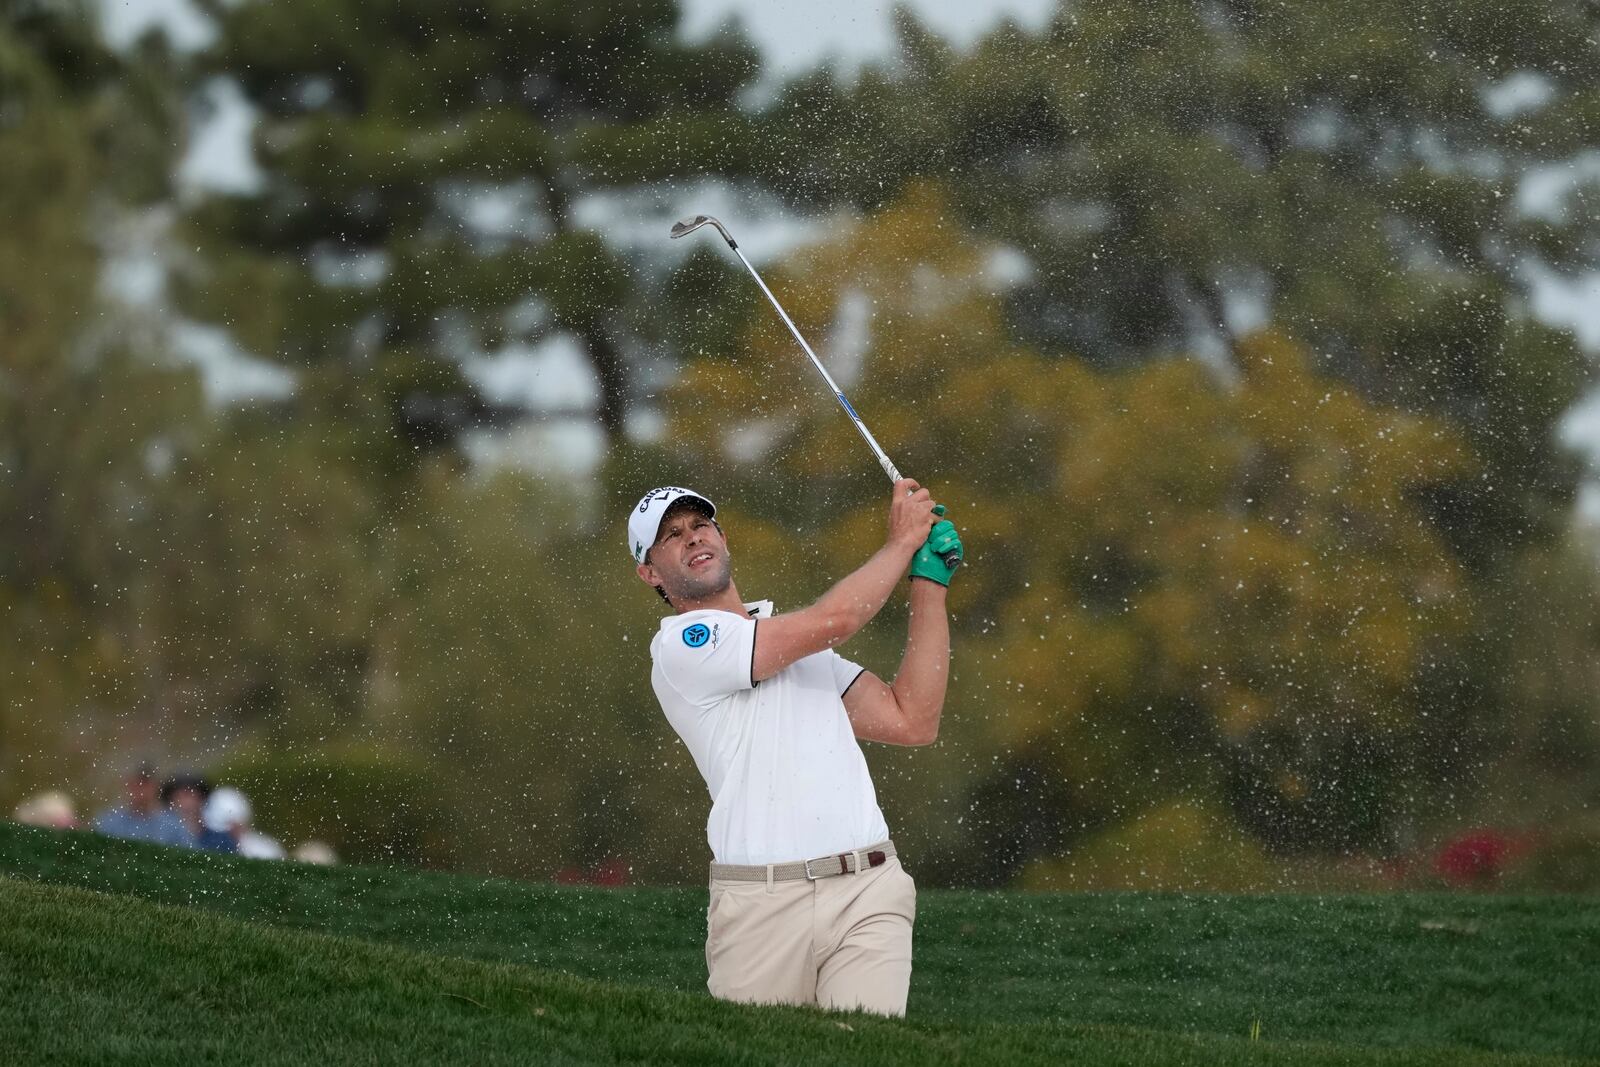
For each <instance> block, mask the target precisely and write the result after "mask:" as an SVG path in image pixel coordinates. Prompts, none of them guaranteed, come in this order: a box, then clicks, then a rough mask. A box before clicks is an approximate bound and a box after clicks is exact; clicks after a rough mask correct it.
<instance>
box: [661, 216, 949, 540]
mask: <svg viewBox="0 0 1600 1067" xmlns="http://www.w3.org/2000/svg"><path fill="white" fill-rule="evenodd" d="M702 226H714V227H716V230H717V232H718V233H720V234H721V235H722V239H723V240H724V241H726V242H728V247H729V248H731V249H733V254H734V255H736V256H738V257H739V262H740V263H743V264H744V269H745V270H747V271H749V272H750V277H752V278H754V279H755V280H756V284H757V285H759V286H761V291H762V292H763V293H765V294H767V299H768V300H769V301H771V302H772V307H773V309H774V310H775V311H777V313H778V317H779V318H781V319H782V320H783V324H784V325H785V326H787V327H789V332H790V333H792V334H794V339H795V340H796V341H798V342H800V347H801V348H803V349H804V350H805V353H806V355H807V356H809V357H810V358H811V365H812V366H813V367H815V368H817V373H818V374H820V375H822V380H823V381H825V382H827V383H828V388H829V389H831V390H833V396H834V399H835V400H837V401H839V406H840V407H841V408H843V409H844V413H845V414H846V415H849V416H850V421H851V422H853V423H855V424H856V430H857V431H859V432H860V434H861V439H862V440H863V441H865V442H866V443H867V447H868V448H870V449H872V454H873V455H874V456H877V457H878V464H879V465H880V466H882V467H883V473H885V474H887V475H888V476H889V481H890V482H891V483H893V482H898V481H899V480H900V471H899V469H898V468H896V467H895V465H894V463H893V462H892V461H891V460H890V459H889V456H888V453H886V452H884V450H883V447H882V446H881V445H879V444H878V441H877V438H875V437H873V436H872V431H871V430H869V429H867V424H866V423H864V422H862V421H861V416H860V415H857V414H856V409H855V408H853V407H851V406H850V401H848V400H846V399H845V397H844V391H843V390H841V389H840V388H839V385H838V383H837V382H835V381H834V380H833V375H831V374H829V373H828V368H826V367H824V366H823V365H822V360H820V359H818V358H817V354H816V353H815V352H813V351H811V346H810V345H808V344H806V339H805V338H804V337H802V336H800V329H799V327H797V326H795V324H794V320H793V319H791V318H789V313H788V312H786V311H784V310H783V305H782V304H780V303H778V298H777V297H775V296H773V295H772V290H771V289H768V288H767V283H766V282H764V281H762V280H761V275H759V274H757V273H756V269H755V268H754V267H752V266H751V265H750V261H749V260H748V259H745V258H744V253H743V252H741V251H739V242H738V241H735V240H734V239H733V234H731V233H729V232H728V228H727V227H726V226H724V225H723V224H722V223H720V222H718V221H717V220H716V219H714V218H712V217H711V216H710V215H696V216H694V217H693V218H688V219H683V220H682V221H680V222H675V223H673V224H672V232H671V233H670V234H669V235H668V236H670V237H673V238H678V237H686V236H688V235H689V234H691V233H693V232H694V231H696V230H698V229H699V228H700V227H702ZM937 511H938V514H940V515H943V514H944V508H943V506H940V507H939V508H937ZM943 559H944V563H945V566H947V567H949V568H950V569H951V570H955V569H956V565H957V564H959V563H960V562H961V560H960V557H958V556H957V555H956V554H955V553H954V552H950V553H947V554H946V555H945V556H944V557H943Z"/></svg>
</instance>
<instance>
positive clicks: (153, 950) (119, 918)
mask: <svg viewBox="0 0 1600 1067" xmlns="http://www.w3.org/2000/svg"><path fill="white" fill-rule="evenodd" d="M0 1057H3V1058H4V1059H5V1060H6V1061H8V1062H12V1061H14V1062H27V1063H38V1064H46V1063H86V1062H127V1063H139V1064H147V1065H151V1067H161V1065H167V1064H170V1065H173V1067H178V1065H183V1067H189V1065H192V1064H196V1063H213V1062H214V1063H219V1064H221V1063H226V1064H229V1065H235V1064H239V1063H307V1062H316V1063H317V1064H319V1065H320V1067H337V1065H339V1064H345V1063H434V1062H470V1063H476V1064H498V1063H506V1064H511V1063H528V1062H539V1063H584V1064H591V1063H615V1062H641V1063H652V1064H673V1063H682V1064H696V1065H699V1064H743V1063H769V1062H793V1063H816V1062H840V1061H844V1060H849V1061H852V1062H872V1063H881V1064H907V1065H911V1064H916V1065H921V1064H926V1063H939V1062H951V1061H955V1060H959V1061H961V1062H964V1063H973V1064H982V1063H994V1064H1008V1065H1009V1064H1016V1063H1093V1064H1118V1063H1120V1064H1164V1063H1179V1062H1181V1063H1189V1064H1234V1063H1249V1064H1283V1065H1288V1064H1296V1065H1299V1064H1311V1065H1317V1064H1427V1065H1437V1067H1444V1065H1447V1064H1448V1065H1456V1064H1461V1065H1464V1067H1473V1065H1487V1064H1490V1063H1523V1064H1530V1065H1532V1064H1553V1063H1557V1062H1564V1061H1557V1060H1553V1059H1548V1058H1544V1057H1524V1056H1515V1057H1502V1056H1496V1055H1493V1054H1486V1053H1472V1052H1466V1051H1464V1050H1452V1049H1432V1050H1412V1051H1409V1052H1408V1051H1400V1050H1388V1051H1376V1050H1360V1049H1351V1048H1334V1047H1327V1046H1319V1045H1309V1044H1293V1043H1287V1044H1286V1043H1276V1042H1270V1041H1263V1042H1259V1043H1255V1044H1252V1043H1249V1042H1247V1041H1245V1040H1244V1039H1241V1038H1221V1037H1197V1036H1185V1035H1177V1034H1163V1033H1152V1032H1148V1031H1146V1032H1137V1031H1131V1032H1130V1031H1126V1030H1120V1029H1112V1028H1105V1027H1086V1026H1073V1025H1067V1024H1059V1023H1033V1024H1014V1025H1009V1026H1007V1025H996V1024H987V1025H985V1024H971V1025H966V1026H957V1025H953V1024H937V1023H903V1022H898V1021H893V1020H876V1019H869V1018H865V1017H861V1016H847V1017H841V1016H838V1015H828V1014H825V1013H821V1012H813V1011H807V1010H803V1009H773V1008H768V1009H757V1010H748V1009H740V1008H737V1007H735V1006H732V1005H727V1004H722V1003H718V1002H716V1001H713V1000H711V999H710V998H709V997H704V996H694V995H690V994H685V993H675V992H670V991H666V990H655V989H647V988H643V987H637V986H633V987H629V986H607V985H602V984H599V983H593V982H589V981H586V980H583V979H578V978H572V977H569V976H565V975H559V974H551V973H548V972H543V971H538V970H534V969H533V968H529V967H522V966H517V965H512V964H499V963H484V962H479V961H473V960H462V959H454V958H451V957H447V956H437V955H426V954H423V953H417V952H411V951H407V950H403V949H397V948H393V947H391V946H386V945H377V944H373V943H370V942H366V941H361V940H358V939H354V938H335V937H329V936H324V935H319V934H310V933H304V932H298V931H289V930H281V929H275V928H272V927H268V926H262V925H259V924H254V923H247V922H241V921H238V920H234V919H228V918H224V917H221V916H217V915H212V914H208V913H206V912H204V911H197V910H194V909H180V908H172V907H164V906H159V905H154V904H150V903H147V902H144V901H141V900H137V899H135V898H131V897H126V896H106V895H102V894H95V893H89V892H86V891H84V890H80V889H69V888H63V887H58V886H41V885H30V884H27V883H21V882H11V881H6V880H4V879H0Z"/></svg>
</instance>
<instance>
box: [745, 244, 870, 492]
mask: <svg viewBox="0 0 1600 1067" xmlns="http://www.w3.org/2000/svg"><path fill="white" fill-rule="evenodd" d="M728 244H729V247H731V248H732V249H733V254H734V255H736V256H738V257H739V262H740V263H743V264H744V269H745V270H747V271H749V272H750V277H752V278H754V279H755V280H756V284H757V285H759V286H761V291H762V292H763V293H766V294H767V299H768V300H770V301H771V302H772V307H773V309H774V310H775V311H777V313H778V317H779V318H781V319H782V320H783V324H784V325H785V326H787V327H789V332H790V333H792V334H794V339H795V340H796V341H799V342H800V347H801V348H803V349H805V352H806V355H807V356H810V357H811V365H812V366H813V367H815V368H817V373H818V374H820V375H822V380H823V381H825V382H827V383H828V388H829V389H832V390H833V396H834V399H835V400H837V401H839V406H840V407H842V408H844V413H845V414H846V415H849V416H850V421H851V422H853V423H855V424H856V430H858V431H859V432H860V434H861V439H862V440H863V441H865V442H866V443H867V447H868V448H870V449H872V454H873V455H874V456H877V457H878V464H879V465H880V466H882V467H883V473H885V474H887V475H888V476H889V481H890V482H891V483H893V482H898V481H899V480H900V471H899V470H898V469H897V468H896V467H895V465H894V463H893V462H892V461H891V460H890V459H889V456H888V453H886V452H884V450H883V448H882V446H880V445H879V444H878V441H877V438H875V437H873V436H872V431H871V430H869V429H867V424H866V423H864V422H862V421H861V416H860V415H857V414H856V409H855V408H853V407H851V406H850V401H848V400H846V399H845V398H844V393H843V392H842V391H841V390H840V389H839V385H838V383H837V382H835V381H834V380H833V375H831V374H829V373H828V368H827V367H824V366H823V365H822V360H820V359H818V358H817V354H816V353H815V352H813V351H811V346H810V345H808V344H806V339H805V338H804V337H802V336H800V330H799V328H798V327H796V326H795V324H794V320H793V319H791V318H789V313H788V312H786V311H784V310H783V305H782V304H780V303H778V298H777V297H775V296H773V295H772V290H771V289H768V288H767V283H766V282H764V281H762V280H761V275H759V274H757V273H756V269H755V268H754V267H752V266H751V265H750V261H749V260H748V259H745V258H744V253H743V252H741V251H739V246H738V245H736V244H733V242H731V241H730V242H729V243H728Z"/></svg>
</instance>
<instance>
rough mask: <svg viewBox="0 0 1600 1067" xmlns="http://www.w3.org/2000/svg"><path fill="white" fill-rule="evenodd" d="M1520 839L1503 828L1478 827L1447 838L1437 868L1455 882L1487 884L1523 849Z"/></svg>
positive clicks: (1448, 879) (1441, 873) (1445, 876)
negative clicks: (1487, 828)
mask: <svg viewBox="0 0 1600 1067" xmlns="http://www.w3.org/2000/svg"><path fill="white" fill-rule="evenodd" d="M1521 851H1522V849H1521V848H1520V847H1519V845H1518V842H1517V841H1516V840H1515V839H1513V838H1512V837H1511V836H1509V835H1508V834H1504V833H1501V832H1500V831H1499V830H1474V831H1472V832H1471V833H1466V834H1462V835H1461V836H1460V837H1457V838H1454V839H1453V840H1451V841H1449V842H1447V843H1446V844H1445V846H1444V847H1443V848H1442V849H1440V850H1439V854H1438V855H1437V856H1435V857H1434V859H1433V869H1434V871H1435V873H1437V874H1438V875H1440V876H1441V877H1442V878H1444V879H1445V880H1446V881H1448V882H1451V883H1454V884H1455V885H1487V884H1488V883H1491V882H1493V881H1495V880H1496V879H1498V878H1499V877H1500V873H1501V871H1502V870H1504V869H1505V864H1506V861H1507V860H1509V859H1511V858H1512V857H1513V856H1514V855H1516V854H1517V853H1519V852H1521Z"/></svg>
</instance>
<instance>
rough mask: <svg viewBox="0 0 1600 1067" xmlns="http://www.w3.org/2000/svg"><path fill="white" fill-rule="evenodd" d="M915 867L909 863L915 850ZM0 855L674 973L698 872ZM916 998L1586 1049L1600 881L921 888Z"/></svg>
mask: <svg viewBox="0 0 1600 1067" xmlns="http://www.w3.org/2000/svg"><path fill="white" fill-rule="evenodd" d="M914 870H915V868H914V867H913V872H914ZM0 872H3V873H8V874H10V875H12V876H13V877H20V878H26V879H35V880H40V881H48V882H55V883H63V884H69V885H77V886H82V887H85V888H90V889H99V890H107V891H111V892H117V893H129V894H134V895H138V896H142V897H146V898H148V899H151V900H155V901H160V902H164V903H169V904H183V905H197V906H199V907H202V908H205V909H208V910H212V911H218V912H223V913H225V914H228V915H232V916H234V917H237V918H242V919H249V920H256V921H265V922H270V923H273V924H275V925H280V926H291V927H300V928H303V929H310V930H320V931H326V932H329V933H335V934H342V935H347V936H353V937H359V938H363V939H367V940H371V941H382V942H388V943H390V944H393V945H399V946H404V947H408V948H412V949H417V950H421V951H425V952H429V953H435V954H441V955H448V956H457V957H466V958H474V959H479V960H489V961H503V962H510V963H520V964H532V965H535V966H538V967H541V968H551V969H556V970H561V971H566V972H568V973H571V974H576V975H583V976H588V977H593V978H598V979H602V980H605V981H621V982H628V983H637V984H643V985H650V986H655V987H657V988H667V989H677V990H685V991H689V992H691V993H694V994H696V996H695V997H693V998H692V999H693V1000H694V1001H695V1002H702V1001H704V1000H705V999H706V998H705V997H704V995H703V989H704V961H703V958H702V957H701V941H702V937H703V933H704V903H705V900H704V893H703V891H696V890H660V889H636V890H624V891H602V890H580V889H567V888H557V887H554V886H547V885H535V884H524V883H517V882H509V881H488V882H485V881H482V880H479V879H473V878H467V877H461V876H450V875H437V874H434V875H425V874H418V873H415V872H407V871H389V870H380V869H373V868H360V869H358V868H346V869H341V870H316V869H307V868H298V867H288V866H279V865H270V864H258V863H249V862H242V861H235V860H228V859H223V858H218V857H210V856H202V855H198V854H193V853H169V852H165V851H163V850H156V849H151V848H148V847H141V846H136V845H130V844H126V843H123V842H111V841H105V840H102V839H99V838H96V837H93V836H89V835H78V834H72V835H55V834H48V833H45V832H43V831H29V830H25V829H22V828H17V827H10V826H5V827H0ZM917 938H918V945H917V970H916V974H915V976H914V978H913V985H912V1000H911V1011H912V1013H913V1016H914V1018H915V1019H916V1020H918V1021H921V1022H927V1023H945V1024H952V1025H956V1026H958V1027H960V1028H962V1029H963V1031H965V1030H968V1029H970V1028H971V1027H972V1026H973V1025H975V1024H978V1023H980V1022H993V1023H1004V1024H1012V1025H1017V1024H1027V1025H1029V1028H1030V1029H1032V1028H1033V1026H1034V1025H1036V1024H1043V1023H1048V1022H1052V1021H1065V1022H1069V1023H1073V1024H1078V1023H1092V1024H1101V1025H1117V1026H1124V1027H1138V1028H1141V1029H1146V1030H1156V1031H1167V1032H1173V1031H1178V1032H1194V1033H1201V1034H1207V1033H1209V1034H1217V1035H1240V1034H1243V1033H1244V1032H1245V1031H1246V1030H1247V1029H1248V1027H1249V1026H1250V1023H1251V1021H1252V1020H1253V1019H1255V1018H1260V1019H1261V1021H1262V1028H1263V1033H1264V1035H1265V1036H1266V1037H1268V1038H1272V1039H1281V1040H1301V1041H1322V1042H1328V1043H1336V1044H1341V1045H1388V1046H1413V1047H1415V1046H1468V1047H1475V1048H1480V1049H1492V1050H1503V1051H1524V1052H1535V1053H1559V1054H1565V1055H1586V1056H1600V1021H1597V1020H1596V1018H1595V1015H1596V1013H1595V1012H1594V1010H1593V1005H1594V1004H1596V1003H1600V902H1596V901H1594V900H1592V899H1581V898H1556V897H1548V898H1499V897H1458V896H1403V897H1388V896H1385V897H1333V898H1328V897H1323V898H1315V897H1254V898H1247V897H1234V898H1199V897H1185V896H1138V895H1126V894H1107V895H1094V896H1071V895H1063V896H1054V895H1051V896H1028V895H1021V894H981V893H955V892H925V893H923V894H922V899H921V900H920V902H919V915H918V931H917Z"/></svg>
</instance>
